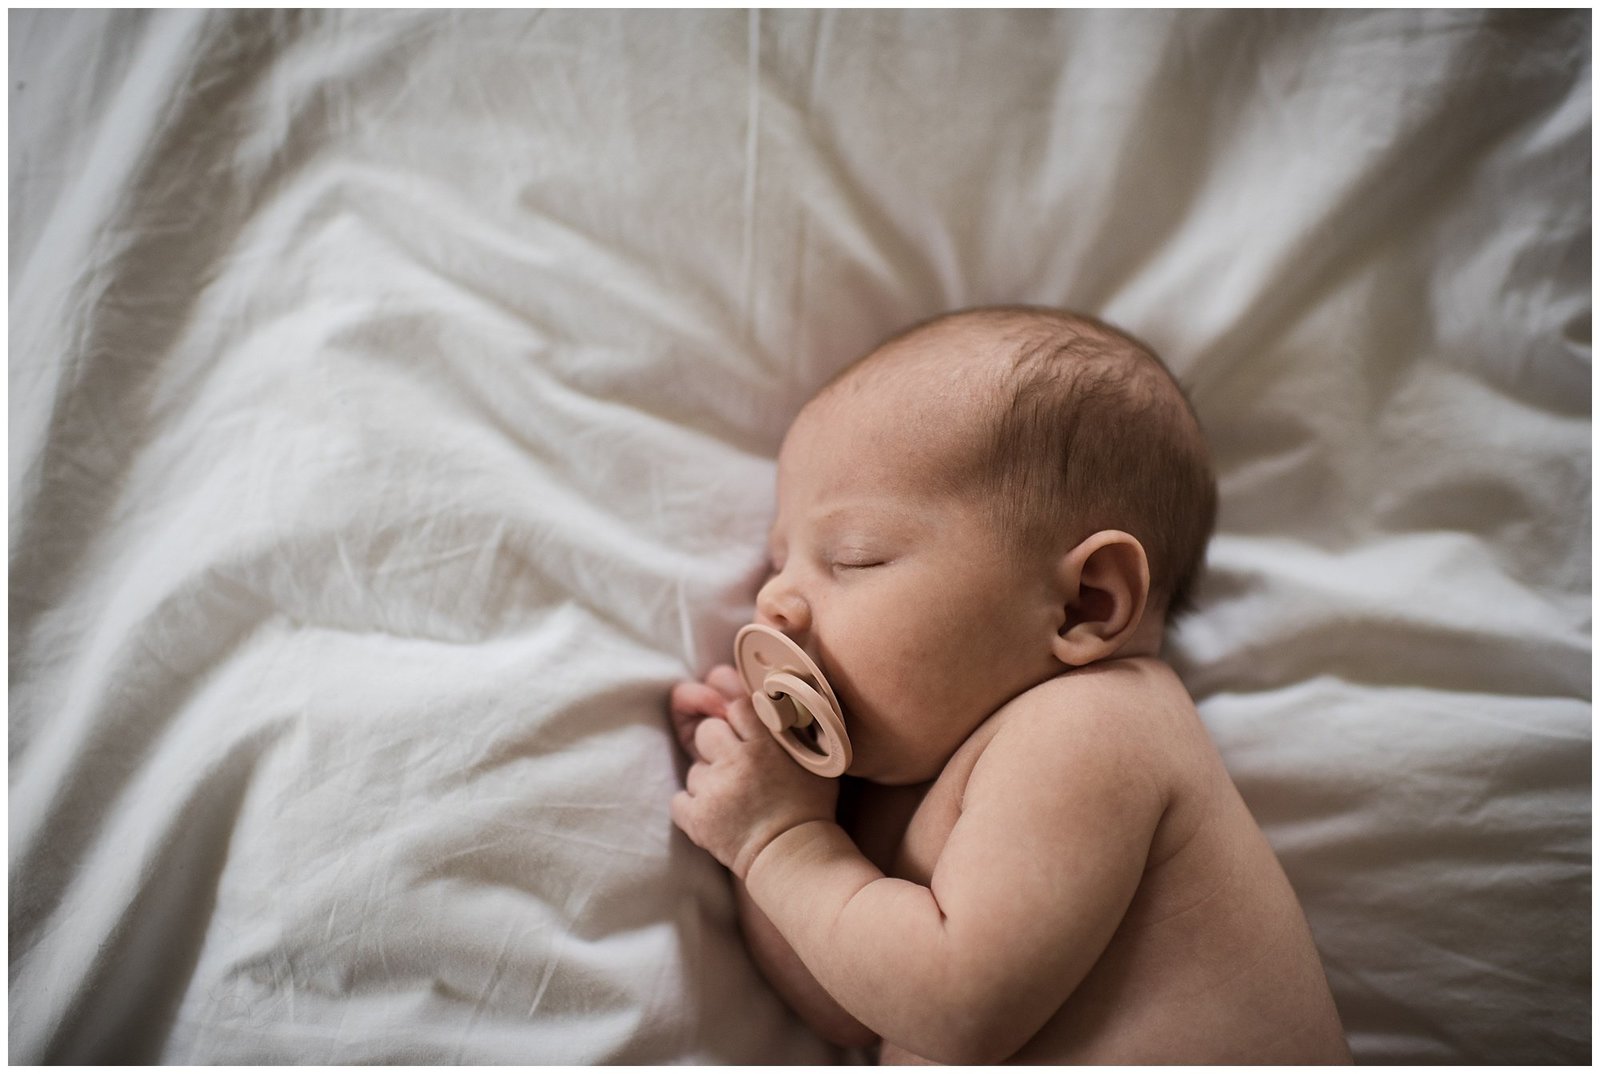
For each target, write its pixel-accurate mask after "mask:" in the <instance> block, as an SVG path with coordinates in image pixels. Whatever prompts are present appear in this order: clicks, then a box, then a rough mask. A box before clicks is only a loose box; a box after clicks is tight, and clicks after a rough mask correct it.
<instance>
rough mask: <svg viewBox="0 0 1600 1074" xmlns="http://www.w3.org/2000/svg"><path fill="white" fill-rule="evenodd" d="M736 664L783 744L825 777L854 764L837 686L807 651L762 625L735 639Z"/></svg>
mask: <svg viewBox="0 0 1600 1074" xmlns="http://www.w3.org/2000/svg"><path fill="white" fill-rule="evenodd" d="M733 662H734V665H735V666H736V667H737V668H738V669H739V677H740V678H741V679H743V680H744V685H745V689H747V690H749V691H750V703H751V704H752V705H754V706H755V710H756V715H757V716H759V717H761V722H762V723H763V724H765V725H766V727H767V730H768V731H770V732H772V737H773V738H776V739H777V740H778V744H779V745H781V746H782V747H783V748H784V749H786V750H788V751H789V756H791V757H793V758H794V759H795V760H796V761H798V762H799V763H800V764H801V766H803V767H805V768H807V769H810V770H811V771H813V772H815V773H816V774H817V775H819V776H829V777H834V776H842V775H844V771H845V769H847V768H849V767H850V737H849V736H848V735H846V734H845V732H844V712H843V709H841V708H840V706H839V699H838V698H837V697H835V696H834V693H833V687H831V686H829V685H828V680H827V679H825V678H823V676H822V671H821V669H819V668H818V667H817V665H816V664H815V663H813V662H812V660H811V658H810V657H809V656H807V655H806V652H805V650H804V649H802V648H800V646H798V645H796V644H795V643H794V642H793V641H791V640H789V638H788V637H787V636H786V635H784V634H782V633H780V632H779V631H776V630H773V629H772V628H771V627H766V626H762V625H760V624H759V623H751V624H750V625H749V626H747V627H744V628H743V629H741V630H740V631H739V633H738V635H737V636H736V637H735V638H734V639H733Z"/></svg>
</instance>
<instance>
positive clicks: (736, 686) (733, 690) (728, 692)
mask: <svg viewBox="0 0 1600 1074" xmlns="http://www.w3.org/2000/svg"><path fill="white" fill-rule="evenodd" d="M706 684H707V685H708V686H710V687H712V688H713V689H714V690H716V691H717V692H718V693H719V694H721V695H722V696H723V698H724V699H726V700H728V701H737V700H739V699H740V698H741V697H744V696H746V695H747V694H749V692H750V691H748V690H746V689H745V688H744V681H743V680H742V679H740V678H739V673H738V672H737V671H735V670H733V666H732V665H730V664H718V665H717V666H716V667H714V668H712V669H711V671H710V672H708V673H707V675H706Z"/></svg>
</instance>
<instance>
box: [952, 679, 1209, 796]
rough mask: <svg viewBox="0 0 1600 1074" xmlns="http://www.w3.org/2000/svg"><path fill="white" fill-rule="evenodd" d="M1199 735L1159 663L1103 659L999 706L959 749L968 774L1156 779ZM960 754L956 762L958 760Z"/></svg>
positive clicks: (1187, 705) (1179, 689)
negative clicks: (1093, 773)
mask: <svg viewBox="0 0 1600 1074" xmlns="http://www.w3.org/2000/svg"><path fill="white" fill-rule="evenodd" d="M1196 734H1199V735H1202V736H1203V735H1204V731H1203V729H1202V728H1201V727H1200V724H1199V717H1198V715H1197V714H1196V713H1195V709H1194V702H1193V701H1192V700H1191V699H1190V697H1189V694H1188V691H1186V690H1185V689H1184V687H1183V684H1182V682H1180V681H1179V679H1178V676H1177V674H1176V673H1174V672H1173V671H1172V669H1171V668H1170V667H1168V666H1167V665H1166V664H1164V663H1163V662H1161V661H1160V660H1156V659H1152V658H1137V659H1127V660H1115V661H1107V662H1106V663H1104V664H1095V665H1091V666H1090V667H1086V668H1079V669H1075V670H1073V671H1070V672H1067V673H1065V674H1062V675H1058V676H1056V677H1055V678H1052V679H1049V680H1046V681H1045V682H1043V683H1040V684H1039V685H1037V686H1034V687H1033V688H1031V689H1029V690H1027V691H1025V692H1023V693H1022V694H1020V695H1018V696H1017V697H1015V698H1013V699H1012V700H1011V701H1009V702H1007V703H1006V704H1005V705H1004V706H1002V707H1001V708H1000V709H999V710H998V711H997V712H995V714H994V715H993V716H992V717H990V719H989V720H988V721H986V722H985V724H984V725H983V726H982V727H981V728H979V730H978V733H976V734H974V735H973V736H972V738H971V739H969V740H968V742H967V743H966V744H965V745H964V746H963V747H962V749H961V751H959V753H958V754H957V758H956V759H959V760H961V761H964V762H965V765H966V767H967V768H968V771H969V772H971V773H975V772H976V771H977V770H978V768H979V767H980V765H981V767H982V768H984V769H986V770H988V774H989V775H990V776H996V775H998V776H999V777H1000V778H1005V775H1006V770H1008V769H1012V768H1017V767H1023V766H1026V767H1027V768H1029V769H1030V770H1033V769H1036V767H1037V766H1038V765H1039V764H1040V763H1044V764H1046V765H1049V766H1053V767H1056V768H1058V769H1059V771H1060V772H1061V774H1063V775H1066V774H1067V773H1068V772H1069V771H1070V770H1071V769H1073V768H1075V767H1079V766H1085V765H1093V766H1106V765H1112V766H1117V767H1130V768H1132V769H1134V770H1138V771H1140V772H1142V773H1144V775H1145V776H1146V777H1150V778H1156V779H1160V778H1161V777H1162V775H1163V773H1164V772H1166V771H1167V770H1169V769H1170V768H1171V763H1172V761H1174V760H1175V759H1176V758H1175V757H1174V751H1175V750H1176V749H1181V748H1182V744H1183V743H1185V742H1187V741H1188V740H1189V739H1191V738H1193V737H1194V736H1195V735H1196ZM963 754H965V756H964V757H963V756H962V755H963Z"/></svg>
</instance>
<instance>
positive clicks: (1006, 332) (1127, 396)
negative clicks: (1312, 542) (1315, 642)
mask: <svg viewBox="0 0 1600 1074" xmlns="http://www.w3.org/2000/svg"><path fill="white" fill-rule="evenodd" d="M968 331H975V332H976V333H978V335H976V336H974V337H973V338H974V339H975V340H978V339H989V340H997V341H998V342H999V347H998V349H997V350H996V351H995V353H994V354H993V358H994V359H995V360H996V364H997V365H998V366H999V369H998V372H999V373H1000V377H999V378H998V383H997V398H996V400H995V402H996V404H997V405H996V406H995V407H994V409H993V420H992V421H991V422H990V424H989V429H988V435H987V443H980V444H979V445H978V451H977V453H976V457H975V459H974V463H975V469H974V472H973V476H974V477H976V479H977V480H978V481H979V482H981V483H983V484H984V485H986V486H988V488H989V489H990V490H991V491H992V492H993V493H995V494H996V495H995V503H996V506H997V510H998V511H999V512H1000V516H1001V517H1000V521H1001V524H1002V526H1003V528H1004V530H1005V532H1006V533H1008V534H1010V535H1011V536H1012V537H1013V539H1015V540H1017V541H1018V542H1019V543H1021V544H1022V545H1024V546H1031V547H1046V548H1048V547H1059V546H1060V544H1061V542H1062V540H1063V538H1066V539H1067V540H1068V541H1069V542H1070V544H1076V543H1077V542H1078V541H1081V540H1083V539H1084V538H1086V537H1088V536H1090V535H1091V534H1093V533H1096V532H1098V531H1100V530H1105V529H1118V530H1124V531H1126V532H1128V533H1131V534H1132V535H1133V536H1134V537H1136V538H1138V540H1139V543H1140V544H1142V545H1143V546H1144V549H1145V555H1146V557H1147V559H1148V561H1149V565H1150V583H1151V597H1152V602H1155V601H1158V600H1159V599H1161V598H1163V597H1164V598H1165V599H1166V611H1167V619H1168V621H1169V622H1170V621H1171V620H1172V619H1174V618H1176V617H1177V616H1179V615H1181V614H1183V613H1184V612H1186V611H1188V610H1189V609H1190V608H1191V606H1192V598H1193V590H1194V586H1195V583H1196V581H1197V579H1198V577H1199V575H1200V572H1201V569H1202V566H1203V564H1204V562H1205V553H1206V545H1207V544H1208V543H1209V541H1210V539H1211V531H1212V528H1213V526H1214V524H1215V521H1216V511H1217V483H1216V478H1215V476H1214V474H1213V472H1212V468H1211V461H1210V456H1209V452H1208V451H1207V450H1206V442H1205V436H1204V433H1203V432H1202V431H1201V428H1200V422H1199V419H1198V418H1197V417H1196V415H1195V413H1194V409H1193V407H1192V406H1191V405H1190V403H1189V401H1188V398H1187V397H1186V396H1185V394H1184V392H1183V389H1182V388H1181V387H1180V385H1179V384H1178V382H1177V380H1176V379H1175V378H1174V377H1173V375H1172V373H1171V372H1170V371H1169V370H1168V369H1167V367H1166V365H1165V364H1164V363H1163V362H1162V361H1161V359H1160V358H1158V357H1157V356H1156V354H1155V352H1154V351H1153V350H1151V349H1150V348H1149V347H1147V346H1146V345H1144V344H1143V343H1141V342H1139V341H1138V340H1136V339H1134V338H1133V337H1131V336H1129V335H1127V334H1126V333H1123V332H1120V331H1118V330H1117V329H1115V328H1112V327H1111V326H1110V325H1107V324H1105V323H1104V322H1102V321H1098V320H1096V319H1094V318H1092V317H1086V316H1082V315H1078V314H1073V313H1068V312H1066V311H1063V310H1055V309H1049V308H1041V307H1033V306H992V307H983V308H978V309H971V310H962V311H958V312H955V313H948V314H944V315H942V316H940V317H936V318H934V319H932V320H930V321H925V322H922V323H921V324H918V325H915V326H913V327H912V328H910V329H907V330H906V331H904V332H902V333H900V334H899V335H897V336H895V337H894V339H893V340H891V343H899V342H905V341H908V340H911V339H913V338H914V337H917V336H920V335H922V334H923V333H934V332H956V333H963V334H964V333H966V332H968ZM957 338H960V337H959V336H958V337H957ZM881 349H882V348H880V350H881ZM991 349H992V348H988V347H978V348H975V350H974V358H975V359H977V358H978V357H979V355H980V354H982V353H983V352H985V351H988V350H991Z"/></svg>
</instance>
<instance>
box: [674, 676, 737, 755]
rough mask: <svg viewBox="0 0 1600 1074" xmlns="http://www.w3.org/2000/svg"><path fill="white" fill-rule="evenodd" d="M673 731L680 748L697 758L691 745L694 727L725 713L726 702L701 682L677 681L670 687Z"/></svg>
mask: <svg viewBox="0 0 1600 1074" xmlns="http://www.w3.org/2000/svg"><path fill="white" fill-rule="evenodd" d="M670 707H671V710H672V732H673V734H674V735H676V736H677V739H678V745H679V746H680V747H682V749H683V752H684V753H687V754H688V755H689V756H690V757H691V758H693V759H694V760H696V761H698V760H700V754H699V753H698V752H696V750H695V748H694V730H695V728H696V727H698V726H700V724H701V723H702V722H703V721H705V720H708V719H716V720H720V719H723V718H725V717H726V715H727V710H728V703H727V702H726V701H725V700H723V697H722V695H721V694H719V693H717V691H716V690H714V689H712V688H711V687H709V686H707V685H706V684H705V683H701V682H680V683H679V684H678V685H676V686H674V687H673V688H672V700H671V704H670Z"/></svg>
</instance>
